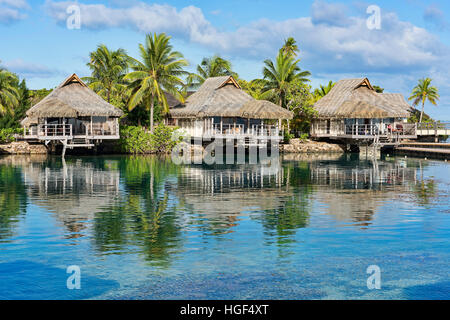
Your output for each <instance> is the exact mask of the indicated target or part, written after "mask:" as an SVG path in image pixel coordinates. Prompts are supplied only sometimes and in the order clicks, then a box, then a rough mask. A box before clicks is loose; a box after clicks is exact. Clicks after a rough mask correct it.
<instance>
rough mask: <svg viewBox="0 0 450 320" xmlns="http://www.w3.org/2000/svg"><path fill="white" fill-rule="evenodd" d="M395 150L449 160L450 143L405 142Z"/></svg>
mask: <svg viewBox="0 0 450 320" xmlns="http://www.w3.org/2000/svg"><path fill="white" fill-rule="evenodd" d="M395 151H396V152H401V153H408V154H411V155H420V156H429V157H438V158H444V159H446V160H447V159H449V158H450V143H429V142H404V143H402V144H401V145H399V146H398V147H396V148H395Z"/></svg>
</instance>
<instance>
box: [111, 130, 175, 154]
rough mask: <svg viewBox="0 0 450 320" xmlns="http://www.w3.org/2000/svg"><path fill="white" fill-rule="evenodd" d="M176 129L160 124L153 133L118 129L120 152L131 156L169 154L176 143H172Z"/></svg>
mask: <svg viewBox="0 0 450 320" xmlns="http://www.w3.org/2000/svg"><path fill="white" fill-rule="evenodd" d="M175 130H176V129H174V128H170V127H167V126H165V125H164V124H162V123H161V124H160V125H159V126H157V127H156V128H155V129H154V131H153V133H150V132H148V131H146V130H145V129H144V128H142V127H135V126H122V127H121V128H120V140H119V147H120V151H122V152H126V153H132V154H146V153H169V152H170V151H172V149H173V147H174V146H175V145H176V144H177V142H178V141H173V140H172V136H173V132H174V131H175Z"/></svg>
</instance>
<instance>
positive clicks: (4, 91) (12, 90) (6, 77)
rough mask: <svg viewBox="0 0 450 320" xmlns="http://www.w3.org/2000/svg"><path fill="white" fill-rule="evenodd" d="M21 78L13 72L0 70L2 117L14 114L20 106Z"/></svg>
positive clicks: (0, 106)
mask: <svg viewBox="0 0 450 320" xmlns="http://www.w3.org/2000/svg"><path fill="white" fill-rule="evenodd" d="M18 86H19V78H18V77H17V76H16V75H15V74H14V73H12V72H9V71H8V70H6V69H2V68H0V115H2V116H3V115H5V114H10V115H11V114H14V110H15V109H16V108H17V107H18V106H19V103H20V93H19V88H18Z"/></svg>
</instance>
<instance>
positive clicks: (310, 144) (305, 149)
mask: <svg viewBox="0 0 450 320" xmlns="http://www.w3.org/2000/svg"><path fill="white" fill-rule="evenodd" d="M344 152H345V146H343V145H340V144H334V143H328V142H320V141H312V140H304V141H302V140H300V139H291V140H290V141H289V144H281V145H280V153H344Z"/></svg>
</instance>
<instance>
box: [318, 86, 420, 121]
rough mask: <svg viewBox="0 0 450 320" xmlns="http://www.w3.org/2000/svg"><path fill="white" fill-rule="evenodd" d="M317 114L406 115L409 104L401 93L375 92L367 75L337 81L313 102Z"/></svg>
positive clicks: (355, 116)
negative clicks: (328, 90)
mask: <svg viewBox="0 0 450 320" xmlns="http://www.w3.org/2000/svg"><path fill="white" fill-rule="evenodd" d="M314 108H315V109H316V110H317V112H318V116H319V118H406V117H409V115H410V111H411V109H412V108H411V106H410V105H409V104H408V103H407V102H406V101H405V98H404V97H403V95H402V94H400V93H377V92H376V91H375V90H374V89H373V87H372V85H371V84H370V82H369V80H368V79H367V78H365V79H345V80H340V81H338V82H337V83H336V84H335V85H334V87H333V88H332V89H331V90H330V92H329V93H328V94H327V95H326V96H325V97H323V98H322V99H320V100H319V101H318V102H316V104H315V105H314Z"/></svg>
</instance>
